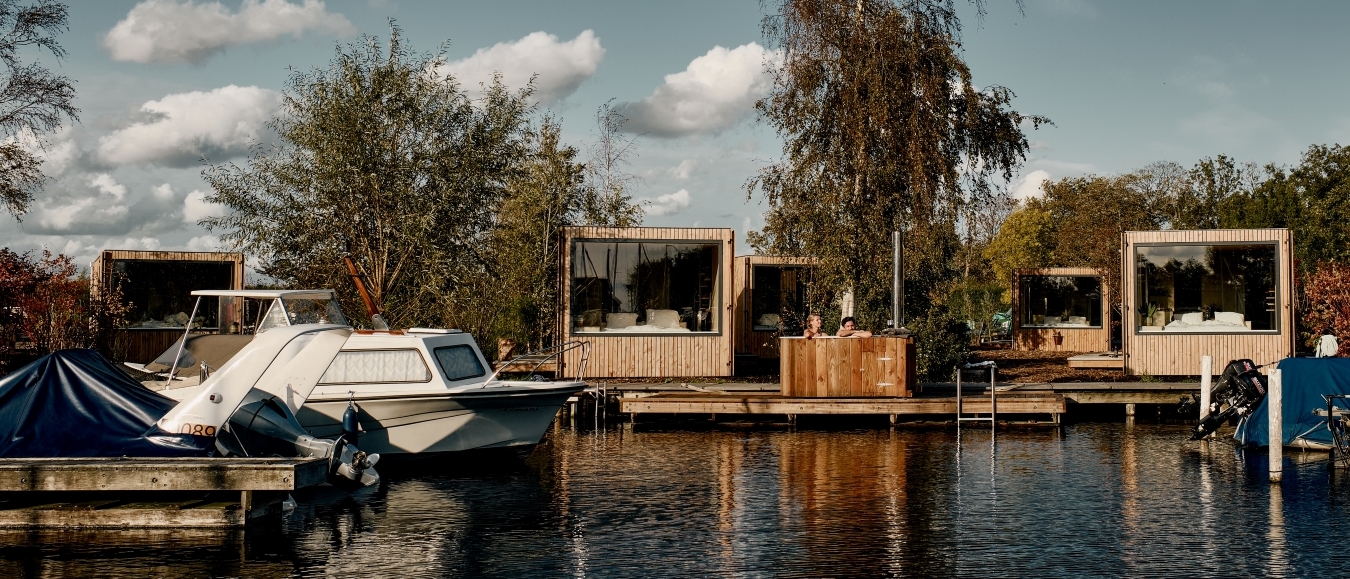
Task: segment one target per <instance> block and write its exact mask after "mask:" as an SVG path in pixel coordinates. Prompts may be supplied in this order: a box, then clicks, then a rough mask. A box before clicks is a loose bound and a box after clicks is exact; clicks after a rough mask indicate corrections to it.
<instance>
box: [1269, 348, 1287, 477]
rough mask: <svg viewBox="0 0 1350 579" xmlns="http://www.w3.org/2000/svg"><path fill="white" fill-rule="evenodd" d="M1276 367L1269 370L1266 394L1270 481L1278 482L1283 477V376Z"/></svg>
mask: <svg viewBox="0 0 1350 579" xmlns="http://www.w3.org/2000/svg"><path fill="white" fill-rule="evenodd" d="M1281 374H1282V372H1281V371H1280V370H1279V369H1278V368H1277V369H1275V370H1271V371H1270V393H1269V394H1267V395H1266V412H1267V417H1268V418H1269V419H1270V420H1268V421H1267V422H1268V426H1269V428H1270V430H1269V432H1268V433H1267V436H1268V437H1269V439H1270V440H1269V442H1270V446H1269V449H1270V482H1271V484H1279V482H1280V481H1281V480H1282V479H1283V478H1284V384H1283V382H1284V377H1283V376H1282V375H1281Z"/></svg>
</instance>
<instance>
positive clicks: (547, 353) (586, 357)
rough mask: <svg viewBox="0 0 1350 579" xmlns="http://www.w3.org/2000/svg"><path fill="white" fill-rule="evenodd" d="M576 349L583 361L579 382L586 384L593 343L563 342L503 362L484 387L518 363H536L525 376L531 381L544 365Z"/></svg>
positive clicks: (484, 383) (584, 341) (578, 377)
mask: <svg viewBox="0 0 1350 579" xmlns="http://www.w3.org/2000/svg"><path fill="white" fill-rule="evenodd" d="M576 349H580V350H581V360H580V362H579V364H578V366H579V368H580V372H578V373H577V380H580V381H582V382H585V381H586V365H587V364H588V363H589V362H590V359H591V343H590V342H589V341H586V340H571V341H568V342H563V343H561V344H558V345H556V346H550V347H548V348H544V349H542V350H536V351H533V352H526V353H524V354H521V355H519V356H516V357H515V358H511V359H510V360H507V361H506V362H503V363H502V364H500V365H499V366H497V370H496V371H495V372H493V373H492V376H490V377H488V379H487V381H485V382H483V387H484V388H486V387H487V385H488V384H491V383H492V382H493V381H494V380H496V379H497V375H498V374H501V373H502V371H503V370H505V369H507V368H510V367H512V366H513V365H515V364H517V363H519V364H529V363H534V367H532V368H530V372H529V374H527V375H526V376H525V379H526V380H529V379H531V378H533V377H534V376H535V373H536V372H538V371H539V368H540V367H542V366H543V365H544V364H546V363H548V361H549V360H554V359H560V358H561V356H562V355H563V354H566V353H567V352H571V351H572V350H576Z"/></svg>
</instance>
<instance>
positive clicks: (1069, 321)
mask: <svg viewBox="0 0 1350 579" xmlns="http://www.w3.org/2000/svg"><path fill="white" fill-rule="evenodd" d="M1017 291H1018V296H1017V300H1018V303H1019V304H1020V305H1021V310H1022V312H1021V313H1022V321H1021V327H1023V328H1100V327H1102V281H1101V278H1098V277H1095V276H1076V275H1023V276H1018V290H1017Z"/></svg>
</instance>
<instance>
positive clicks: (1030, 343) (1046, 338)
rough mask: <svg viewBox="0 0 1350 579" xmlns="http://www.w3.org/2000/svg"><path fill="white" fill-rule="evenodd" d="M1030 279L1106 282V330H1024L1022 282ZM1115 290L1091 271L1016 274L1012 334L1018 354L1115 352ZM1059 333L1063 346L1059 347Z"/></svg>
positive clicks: (1049, 269) (1061, 269) (1048, 270)
mask: <svg viewBox="0 0 1350 579" xmlns="http://www.w3.org/2000/svg"><path fill="white" fill-rule="evenodd" d="M1029 276H1091V277H1096V278H1098V279H1099V281H1101V282H1102V327H1100V328H1023V327H1022V323H1023V320H1022V304H1021V299H1022V292H1021V290H1020V288H1021V278H1023V277H1029ZM1110 292H1111V288H1109V287H1107V286H1106V280H1105V279H1101V274H1100V273H1098V272H1097V270H1095V269H1092V268H1090V267H1044V268H1038V269H1019V270H1015V271H1013V281H1012V309H1013V315H1012V332H1013V347H1014V348H1016V349H1018V350H1038V351H1046V352H1105V351H1107V350H1110V349H1111V293H1110ZM1055 332H1059V334H1060V335H1061V336H1063V339H1062V340H1061V341H1062V342H1063V343H1061V344H1060V345H1058V346H1056V345H1055Z"/></svg>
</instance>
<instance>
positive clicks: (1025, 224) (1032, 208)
mask: <svg viewBox="0 0 1350 579" xmlns="http://www.w3.org/2000/svg"><path fill="white" fill-rule="evenodd" d="M1054 237H1055V222H1054V218H1053V216H1052V215H1051V214H1050V211H1049V210H1048V209H1046V207H1045V204H1044V203H1041V202H1039V201H1037V200H1034V199H1033V200H1031V201H1029V202H1028V203H1027V204H1025V205H1024V206H1022V208H1020V209H1018V210H1017V211H1014V212H1013V213H1012V214H1011V215H1009V216H1008V218H1007V219H1006V220H1004V222H1003V226H1002V227H1000V228H999V230H998V235H996V236H994V240H993V241H992V242H990V244H989V247H988V248H986V249H985V251H984V255H985V258H986V259H988V260H989V262H990V265H991V267H992V268H993V271H994V279H995V280H996V282H997V283H999V284H1001V287H1002V288H1004V289H1007V288H1011V287H1012V276H1013V270H1016V269H1021V268H1033V267H1047V266H1048V265H1050V264H1051V261H1050V254H1051V250H1052V249H1053V247H1054V245H1053V243H1054ZM1000 298H1001V301H1002V303H1005V304H1006V303H1011V301H1012V295H1011V292H1004V293H1003V294H1002V295H1001V296H1000Z"/></svg>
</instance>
